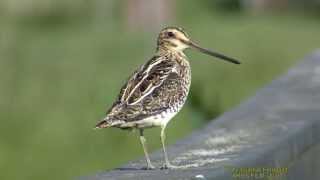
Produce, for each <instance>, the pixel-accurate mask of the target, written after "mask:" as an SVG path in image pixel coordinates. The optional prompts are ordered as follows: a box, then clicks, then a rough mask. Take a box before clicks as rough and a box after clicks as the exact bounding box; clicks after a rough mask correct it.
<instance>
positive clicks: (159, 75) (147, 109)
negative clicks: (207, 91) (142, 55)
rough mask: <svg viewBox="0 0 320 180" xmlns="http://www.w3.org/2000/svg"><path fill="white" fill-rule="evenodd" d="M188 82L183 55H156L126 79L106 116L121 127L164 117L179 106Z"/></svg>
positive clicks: (186, 90) (189, 78)
mask: <svg viewBox="0 0 320 180" xmlns="http://www.w3.org/2000/svg"><path fill="white" fill-rule="evenodd" d="M190 83H191V71H190V65H189V62H188V61H187V60H186V57H185V56H184V54H178V53H174V52H166V53H164V54H158V55H155V56H154V57H153V58H151V59H150V60H149V61H148V62H147V63H146V64H144V65H143V66H142V67H141V68H140V69H138V70H137V71H136V72H135V73H134V74H133V75H132V76H131V77H130V78H129V79H128V81H127V83H126V84H125V85H124V86H123V87H122V89H121V91H120V94H119V96H118V99H117V101H116V102H115V103H114V104H113V106H112V107H111V108H110V110H109V111H108V112H107V116H106V119H107V120H108V121H111V124H112V126H116V127H120V128H131V127H132V126H136V125H137V123H136V122H138V121H143V120H146V119H150V118H151V119H154V118H160V121H161V118H164V119H166V116H168V117H169V116H171V115H172V116H173V114H175V113H177V112H178V111H179V110H180V109H181V107H182V105H183V104H184V102H185V100H186V97H187V95H188V92H189V87H190ZM168 117H167V119H168ZM170 118H171V117H170ZM160 124H161V123H160ZM160 124H151V125H146V126H158V125H160Z"/></svg>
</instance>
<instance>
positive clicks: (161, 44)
mask: <svg viewBox="0 0 320 180" xmlns="http://www.w3.org/2000/svg"><path fill="white" fill-rule="evenodd" d="M187 48H192V49H196V50H198V51H200V52H202V53H205V54H208V55H210V56H214V57H217V58H219V59H222V60H226V61H229V62H231V63H234V64H240V62H239V61H238V60H236V59H234V58H231V57H228V56H225V55H223V54H220V53H218V52H214V51H211V50H208V49H205V48H202V47H200V46H199V45H197V44H196V43H194V42H193V41H192V40H191V39H190V38H189V36H188V35H187V33H186V32H184V30H183V29H182V28H179V27H166V28H164V29H162V30H161V32H160V34H159V37H158V41H157V49H158V50H159V49H166V50H171V51H177V52H182V51H183V50H185V49H187Z"/></svg>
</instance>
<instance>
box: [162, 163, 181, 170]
mask: <svg viewBox="0 0 320 180" xmlns="http://www.w3.org/2000/svg"><path fill="white" fill-rule="evenodd" d="M178 168H179V166H174V165H172V164H170V163H164V164H163V165H162V167H161V169H178Z"/></svg>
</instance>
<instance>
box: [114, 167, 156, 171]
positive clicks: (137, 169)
mask: <svg viewBox="0 0 320 180" xmlns="http://www.w3.org/2000/svg"><path fill="white" fill-rule="evenodd" d="M115 170H118V171H152V170H159V169H157V168H155V169H147V168H146V167H121V168H116V169H115Z"/></svg>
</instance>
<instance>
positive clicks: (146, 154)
mask: <svg viewBox="0 0 320 180" xmlns="http://www.w3.org/2000/svg"><path fill="white" fill-rule="evenodd" d="M140 142H141V145H142V148H143V152H144V155H145V157H146V161H147V169H154V168H155V167H154V166H153V165H152V164H151V161H150V158H149V154H148V149H147V145H146V143H147V141H146V138H145V137H144V136H143V129H140Z"/></svg>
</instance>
